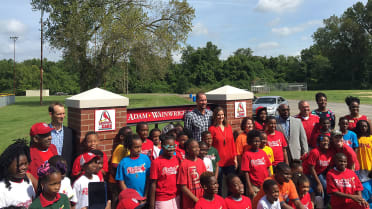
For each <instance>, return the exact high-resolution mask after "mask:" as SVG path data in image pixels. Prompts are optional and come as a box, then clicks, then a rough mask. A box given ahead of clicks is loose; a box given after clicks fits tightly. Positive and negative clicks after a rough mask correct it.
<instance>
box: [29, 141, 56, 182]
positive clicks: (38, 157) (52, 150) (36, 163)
mask: <svg viewBox="0 0 372 209" xmlns="http://www.w3.org/2000/svg"><path fill="white" fill-rule="evenodd" d="M54 155H58V152H57V148H56V146H55V145H54V144H50V146H49V148H48V150H46V151H41V150H39V149H38V148H36V147H34V146H31V147H30V157H31V162H30V165H29V166H28V172H29V173H31V174H32V175H33V176H34V177H35V178H36V179H39V176H38V175H37V169H38V168H39V167H40V166H41V165H42V164H44V163H45V161H47V160H49V159H50V158H51V157H53V156H54Z"/></svg>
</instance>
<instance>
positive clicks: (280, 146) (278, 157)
mask: <svg viewBox="0 0 372 209" xmlns="http://www.w3.org/2000/svg"><path fill="white" fill-rule="evenodd" d="M266 134H267V144H268V145H269V147H271V149H273V152H274V163H273V166H276V165H277V164H278V163H280V162H285V163H287V164H288V156H287V140H286V139H285V137H284V135H283V133H282V132H280V131H277V130H276V119H275V118H274V117H268V119H267V123H266Z"/></svg>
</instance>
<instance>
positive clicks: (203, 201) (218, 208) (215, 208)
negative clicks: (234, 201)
mask: <svg viewBox="0 0 372 209" xmlns="http://www.w3.org/2000/svg"><path fill="white" fill-rule="evenodd" d="M200 184H201V185H202V187H203V190H204V194H203V197H202V198H200V199H199V200H198V202H197V203H196V204H195V209H227V207H226V204H225V201H224V199H223V198H222V197H220V196H218V195H217V193H218V183H217V179H216V177H215V176H214V174H213V173H212V172H209V171H206V172H204V173H202V175H201V176H200Z"/></svg>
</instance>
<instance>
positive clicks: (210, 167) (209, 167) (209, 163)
mask: <svg viewBox="0 0 372 209" xmlns="http://www.w3.org/2000/svg"><path fill="white" fill-rule="evenodd" d="M203 162H204V165H205V168H207V171H210V172H212V173H213V164H212V160H211V159H210V158H207V157H204V158H203Z"/></svg>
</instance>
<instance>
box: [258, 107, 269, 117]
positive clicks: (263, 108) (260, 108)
mask: <svg viewBox="0 0 372 209" xmlns="http://www.w3.org/2000/svg"><path fill="white" fill-rule="evenodd" d="M262 110H266V111H267V108H266V107H262V106H259V107H257V108H256V115H258V112H260V111H262Z"/></svg>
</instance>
